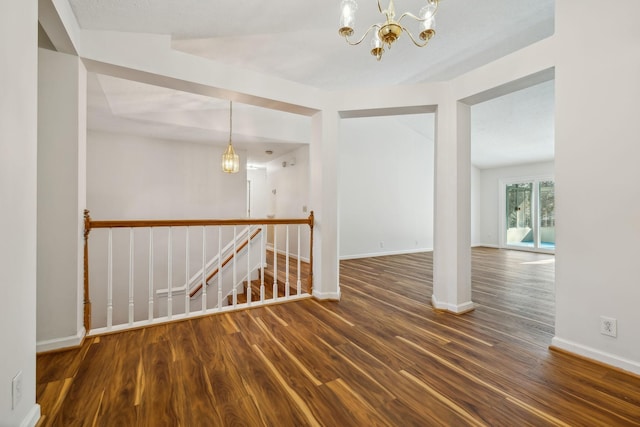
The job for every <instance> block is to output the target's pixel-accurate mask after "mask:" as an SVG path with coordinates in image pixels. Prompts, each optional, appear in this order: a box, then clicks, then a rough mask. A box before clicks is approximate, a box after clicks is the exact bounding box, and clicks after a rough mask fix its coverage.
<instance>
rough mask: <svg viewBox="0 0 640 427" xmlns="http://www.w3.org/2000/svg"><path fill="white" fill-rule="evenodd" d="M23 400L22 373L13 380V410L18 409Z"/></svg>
mask: <svg viewBox="0 0 640 427" xmlns="http://www.w3.org/2000/svg"><path fill="white" fill-rule="evenodd" d="M21 399H22V371H20V372H18V373H17V374H16V376H15V377H13V379H12V380H11V409H16V408H17V407H18V403H20V400H21Z"/></svg>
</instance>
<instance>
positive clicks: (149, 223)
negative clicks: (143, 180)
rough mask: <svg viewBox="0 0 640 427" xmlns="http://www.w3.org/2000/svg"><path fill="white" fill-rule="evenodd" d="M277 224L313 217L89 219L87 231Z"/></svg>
mask: <svg viewBox="0 0 640 427" xmlns="http://www.w3.org/2000/svg"><path fill="white" fill-rule="evenodd" d="M278 224H283V225H284V224H307V225H309V226H313V215H309V217H308V218H290V219H276V218H263V219H158V220H156V219H143V220H117V221H93V220H91V219H89V223H88V225H89V229H92V228H141V227H194V226H199V225H201V226H210V225H226V226H229V225H278Z"/></svg>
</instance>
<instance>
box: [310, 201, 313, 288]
mask: <svg viewBox="0 0 640 427" xmlns="http://www.w3.org/2000/svg"><path fill="white" fill-rule="evenodd" d="M309 231H310V234H311V235H310V237H309V240H310V242H309V294H310V295H313V211H311V213H310V214H309Z"/></svg>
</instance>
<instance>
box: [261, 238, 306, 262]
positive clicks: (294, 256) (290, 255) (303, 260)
mask: <svg viewBox="0 0 640 427" xmlns="http://www.w3.org/2000/svg"><path fill="white" fill-rule="evenodd" d="M266 248H267V250H270V251H273V245H272V244H270V243H267V245H266ZM278 254H279V255H285V256H286V255H287V251H283V250H282V249H278ZM289 258H291V259H295V260H297V259H298V255H296V254H292V253H291V252H289ZM300 261H302V262H306V263H307V264H309V258H307V257H303V256H301V257H300Z"/></svg>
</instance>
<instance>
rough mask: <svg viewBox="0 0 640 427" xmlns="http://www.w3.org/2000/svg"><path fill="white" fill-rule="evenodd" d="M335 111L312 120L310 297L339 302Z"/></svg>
mask: <svg viewBox="0 0 640 427" xmlns="http://www.w3.org/2000/svg"><path fill="white" fill-rule="evenodd" d="M339 123H340V119H339V116H338V112H337V111H331V110H324V111H322V112H319V113H316V114H315V115H313V116H312V118H311V147H310V150H309V164H310V167H309V169H310V186H311V188H310V194H311V197H310V200H311V209H312V210H313V211H314V217H315V225H314V235H313V296H314V297H315V298H317V299H331V300H339V299H340V282H339V264H338V126H339Z"/></svg>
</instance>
